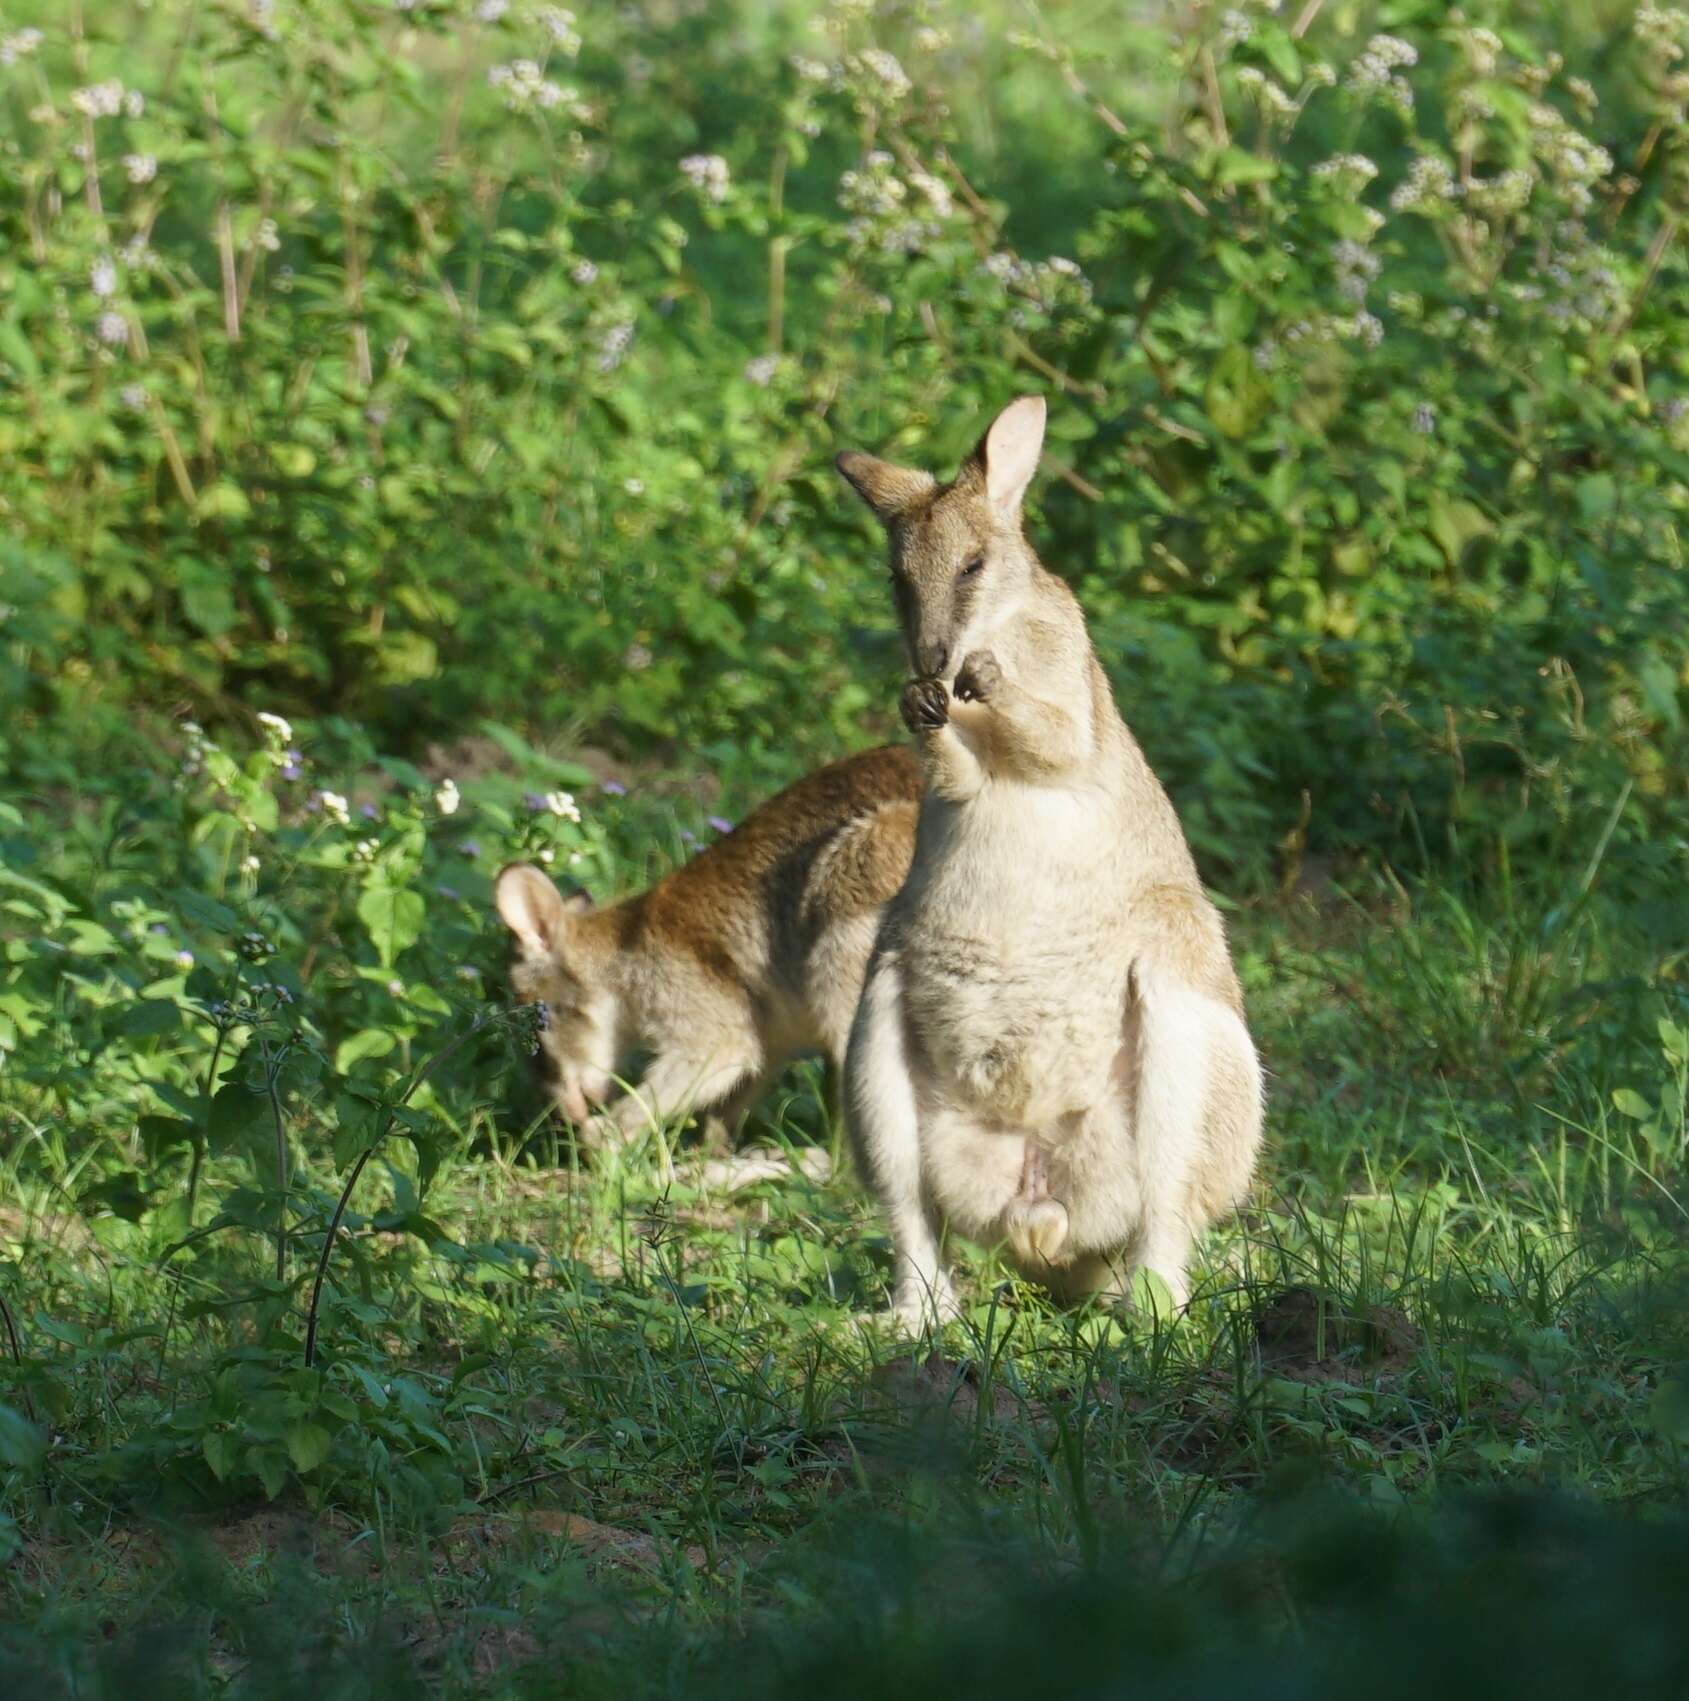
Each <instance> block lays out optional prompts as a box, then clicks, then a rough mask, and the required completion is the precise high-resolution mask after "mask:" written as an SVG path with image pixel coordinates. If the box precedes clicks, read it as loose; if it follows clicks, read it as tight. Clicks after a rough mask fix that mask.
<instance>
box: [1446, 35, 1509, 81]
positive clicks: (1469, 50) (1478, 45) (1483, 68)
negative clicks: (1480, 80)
mask: <svg viewBox="0 0 1689 1701" xmlns="http://www.w3.org/2000/svg"><path fill="white" fill-rule="evenodd" d="M1455 40H1456V41H1458V42H1459V43H1460V49H1461V52H1463V53H1464V54H1465V55H1466V63H1467V65H1468V67H1469V68H1470V69H1471V72H1472V75H1473V76H1475V77H1493V76H1494V75H1495V68H1496V66H1497V65H1499V64H1500V63H1501V51H1502V49H1501V37H1500V36H1499V35H1497V34H1496V33H1495V31H1494V30H1487V29H1465V30H1461V31H1459V32H1458V33H1457V34H1456V36H1455Z"/></svg>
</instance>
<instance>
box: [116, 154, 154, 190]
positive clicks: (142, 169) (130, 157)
mask: <svg viewBox="0 0 1689 1701" xmlns="http://www.w3.org/2000/svg"><path fill="white" fill-rule="evenodd" d="M123 174H124V176H125V177H127V178H128V179H129V181H130V182H131V183H151V182H152V180H153V179H154V178H155V177H157V176H158V161H157V159H156V158H154V156H153V155H152V154H125V155H124V156H123Z"/></svg>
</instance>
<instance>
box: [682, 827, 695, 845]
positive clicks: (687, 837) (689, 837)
mask: <svg viewBox="0 0 1689 1701" xmlns="http://www.w3.org/2000/svg"><path fill="white" fill-rule="evenodd" d="M680 842H681V843H682V844H683V845H685V846H687V847H688V848H689V849H693V850H696V849H697V846H698V835H697V834H696V833H689V832H688V831H687V830H686V829H685V828H684V827H682V828H681V829H680Z"/></svg>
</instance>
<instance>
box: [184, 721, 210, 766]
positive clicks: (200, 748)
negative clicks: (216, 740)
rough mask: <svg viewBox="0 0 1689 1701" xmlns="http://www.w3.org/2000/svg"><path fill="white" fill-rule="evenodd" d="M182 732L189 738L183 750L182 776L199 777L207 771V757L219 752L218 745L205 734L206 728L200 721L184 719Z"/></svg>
mask: <svg viewBox="0 0 1689 1701" xmlns="http://www.w3.org/2000/svg"><path fill="white" fill-rule="evenodd" d="M182 734H183V736H184V737H185V738H186V739H187V749H186V750H184V751H183V752H182V773H181V777H182V779H183V780H192V779H197V778H198V777H199V776H200V775H201V774H203V773H204V772H205V760H206V758H207V757H208V756H215V755H216V754H217V746H216V745H215V744H213V743H212V742H211V740H210V739H209V738H207V737H206V736H205V728H204V727H202V726H201V725H200V724H199V722H198V721H183V722H182Z"/></svg>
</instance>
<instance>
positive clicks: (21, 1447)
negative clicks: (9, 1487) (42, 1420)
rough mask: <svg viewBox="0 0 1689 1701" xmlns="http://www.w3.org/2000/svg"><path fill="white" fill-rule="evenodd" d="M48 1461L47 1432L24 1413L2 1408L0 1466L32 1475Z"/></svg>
mask: <svg viewBox="0 0 1689 1701" xmlns="http://www.w3.org/2000/svg"><path fill="white" fill-rule="evenodd" d="M46 1460H47V1432H46V1431H45V1430H44V1429H42V1427H41V1426H40V1424H36V1423H31V1422H30V1421H29V1419H28V1418H26V1417H25V1416H24V1415H23V1413H22V1412H18V1411H14V1410H13V1409H12V1408H11V1407H10V1406H0V1465H5V1466H7V1467H9V1468H10V1469H11V1470H14V1471H26V1472H29V1473H31V1474H33V1473H34V1472H36V1471H38V1470H40V1468H41V1467H42V1465H43V1464H45V1463H46Z"/></svg>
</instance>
